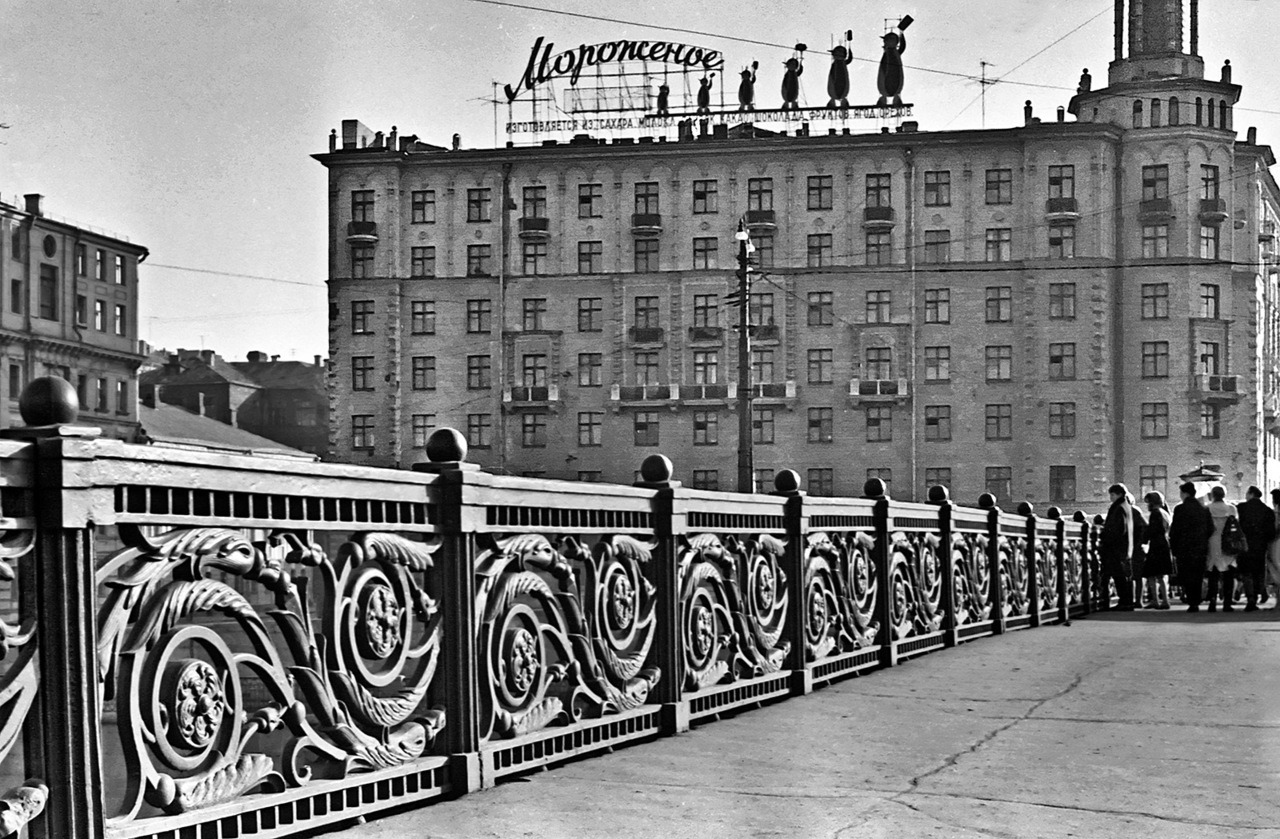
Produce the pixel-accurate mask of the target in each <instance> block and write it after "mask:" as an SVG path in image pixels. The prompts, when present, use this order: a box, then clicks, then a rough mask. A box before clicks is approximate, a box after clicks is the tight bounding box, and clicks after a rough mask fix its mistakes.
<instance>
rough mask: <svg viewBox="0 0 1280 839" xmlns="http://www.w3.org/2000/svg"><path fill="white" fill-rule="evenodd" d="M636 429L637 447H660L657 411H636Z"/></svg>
mask: <svg viewBox="0 0 1280 839" xmlns="http://www.w3.org/2000/svg"><path fill="white" fill-rule="evenodd" d="M634 427H635V438H636V445H637V446H656V445H658V412H657V411H636V418H635V425H634Z"/></svg>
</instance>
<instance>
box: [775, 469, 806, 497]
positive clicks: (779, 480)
mask: <svg viewBox="0 0 1280 839" xmlns="http://www.w3.org/2000/svg"><path fill="white" fill-rule="evenodd" d="M773 489H774V492H777V493H780V494H785V495H791V494H792V493H796V492H799V491H800V473H799V472H797V471H796V470H794V469H783V470H782V471H781V472H779V473H778V474H776V475H774V476H773Z"/></svg>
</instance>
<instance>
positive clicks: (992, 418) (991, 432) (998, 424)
mask: <svg viewBox="0 0 1280 839" xmlns="http://www.w3.org/2000/svg"><path fill="white" fill-rule="evenodd" d="M987 439H988V440H1012V439H1013V406H1012V405H988V406H987Z"/></svg>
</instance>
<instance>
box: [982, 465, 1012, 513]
mask: <svg viewBox="0 0 1280 839" xmlns="http://www.w3.org/2000/svg"><path fill="white" fill-rule="evenodd" d="M986 478H987V492H989V493H991V494H992V495H993V496H995V499H996V503H997V504H1001V503H1008V502H1009V500H1010V499H1011V498H1012V497H1013V469H1012V468H1011V467H1008V466H988V467H987V475H986Z"/></svg>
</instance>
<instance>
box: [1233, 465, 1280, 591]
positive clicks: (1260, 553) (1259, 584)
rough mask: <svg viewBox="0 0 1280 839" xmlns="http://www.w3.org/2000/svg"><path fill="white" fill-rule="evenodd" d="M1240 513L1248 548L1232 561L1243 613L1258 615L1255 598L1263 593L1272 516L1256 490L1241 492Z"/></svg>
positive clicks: (1272, 532) (1272, 534)
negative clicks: (1240, 588) (1240, 589)
mask: <svg viewBox="0 0 1280 839" xmlns="http://www.w3.org/2000/svg"><path fill="white" fill-rule="evenodd" d="M1236 509H1237V510H1239V511H1240V531H1241V532H1242V533H1244V540H1245V542H1246V543H1247V544H1248V546H1249V548H1248V550H1246V551H1245V552H1244V553H1242V554H1241V555H1240V556H1238V557H1236V568H1237V573H1238V574H1239V575H1240V576H1241V577H1243V578H1244V596H1245V606H1244V610H1245V611H1246V612H1256V611H1258V595H1259V593H1261V592H1262V591H1264V587H1265V585H1266V578H1265V575H1266V573H1267V548H1268V547H1269V546H1270V545H1271V540H1272V539H1274V538H1275V535H1276V514H1275V511H1274V510H1272V509H1271V508H1270V507H1268V506H1267V505H1266V504H1265V503H1264V502H1263V500H1262V490H1260V489H1258V488H1257V487H1256V486H1251V487H1249V489H1248V490H1246V491H1245V502H1244V503H1243V504H1241V505H1240V506H1239V507H1237V508H1236Z"/></svg>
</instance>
